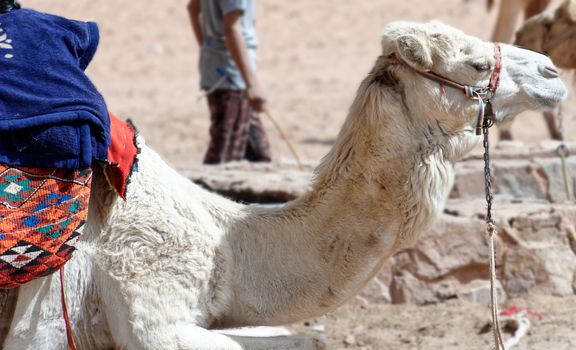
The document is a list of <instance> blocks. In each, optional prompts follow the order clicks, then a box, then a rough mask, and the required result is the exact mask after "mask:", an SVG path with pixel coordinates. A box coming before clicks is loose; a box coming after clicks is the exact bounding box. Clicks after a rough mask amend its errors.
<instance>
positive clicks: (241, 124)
mask: <svg viewBox="0 0 576 350" xmlns="http://www.w3.org/2000/svg"><path fill="white" fill-rule="evenodd" d="M233 99H234V100H235V101H236V102H235V103H234V105H235V106H237V110H236V114H235V123H234V128H233V130H232V134H231V137H230V147H229V148H228V159H230V160H242V159H245V157H244V155H245V154H246V145H247V143H248V131H249V128H250V107H249V105H248V99H247V98H246V97H245V96H244V93H243V92H240V91H238V92H235V94H234V96H233Z"/></svg>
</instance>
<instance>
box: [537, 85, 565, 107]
mask: <svg viewBox="0 0 576 350" xmlns="http://www.w3.org/2000/svg"><path fill="white" fill-rule="evenodd" d="M567 95H568V92H567V91H566V90H560V89H556V90H549V91H546V90H540V91H536V92H535V93H534V94H533V98H534V100H535V102H536V104H537V105H538V107H539V108H544V109H550V108H555V107H557V106H558V105H559V104H560V103H562V101H564V100H565V99H566V97H567Z"/></svg>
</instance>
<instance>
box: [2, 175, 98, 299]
mask: <svg viewBox="0 0 576 350" xmlns="http://www.w3.org/2000/svg"><path fill="white" fill-rule="evenodd" d="M91 180H92V170H90V169H87V170H67V169H58V170H54V169H52V170H46V169H30V168H15V167H10V166H7V165H3V164H0V288H14V287H17V286H19V285H21V284H23V283H26V282H28V281H30V280H32V279H34V278H36V277H41V276H46V275H48V274H51V273H53V272H55V271H57V270H58V269H59V268H60V267H62V266H63V265H64V264H65V263H66V262H67V261H68V260H69V259H70V258H71V257H72V252H73V251H74V249H75V246H76V243H77V241H78V239H79V237H80V230H81V227H82V226H83V224H84V222H85V220H86V216H87V213H88V200H89V198H90V183H91Z"/></svg>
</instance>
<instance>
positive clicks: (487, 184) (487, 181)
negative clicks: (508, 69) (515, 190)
mask: <svg viewBox="0 0 576 350" xmlns="http://www.w3.org/2000/svg"><path fill="white" fill-rule="evenodd" d="M487 104H489V105H490V100H488V101H487ZM492 125H494V119H493V115H491V113H488V114H486V115H485V116H484V122H483V123H482V131H483V135H484V140H483V142H482V144H483V146H484V192H485V194H486V205H487V207H486V223H487V224H492V223H493V221H492V198H493V197H492V175H491V174H490V143H489V140H488V129H489V128H490V127H491V126H492Z"/></svg>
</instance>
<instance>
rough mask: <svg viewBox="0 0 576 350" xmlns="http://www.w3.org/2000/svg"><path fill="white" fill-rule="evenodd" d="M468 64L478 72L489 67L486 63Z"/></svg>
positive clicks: (484, 70)
mask: <svg viewBox="0 0 576 350" xmlns="http://www.w3.org/2000/svg"><path fill="white" fill-rule="evenodd" d="M470 65H471V66H472V67H473V68H474V69H476V71H477V72H479V73H482V72H487V71H489V70H490V68H491V67H490V64H488V63H470Z"/></svg>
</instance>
